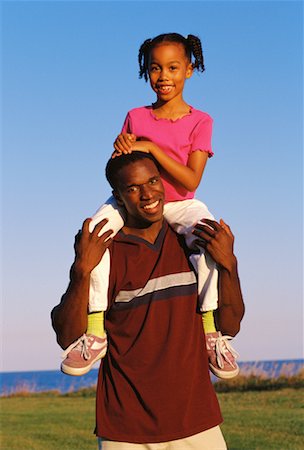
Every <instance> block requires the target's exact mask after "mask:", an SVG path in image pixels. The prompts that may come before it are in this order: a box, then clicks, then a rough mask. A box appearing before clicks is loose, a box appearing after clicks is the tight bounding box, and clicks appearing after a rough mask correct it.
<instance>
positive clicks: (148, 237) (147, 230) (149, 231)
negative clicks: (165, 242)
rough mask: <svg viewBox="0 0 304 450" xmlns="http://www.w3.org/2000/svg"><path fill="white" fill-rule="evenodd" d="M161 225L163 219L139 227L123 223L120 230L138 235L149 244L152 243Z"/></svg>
mask: <svg viewBox="0 0 304 450" xmlns="http://www.w3.org/2000/svg"><path fill="white" fill-rule="evenodd" d="M162 226H163V220H161V221H158V222H155V223H152V224H150V225H149V226H143V227H141V228H134V227H132V226H128V224H127V225H125V226H124V227H123V228H122V231H123V232H124V233H125V234H132V235H133V236H137V237H140V238H142V239H144V240H145V241H147V242H150V244H154V243H155V241H156V239H157V237H158V235H159V232H160V230H161V229H162Z"/></svg>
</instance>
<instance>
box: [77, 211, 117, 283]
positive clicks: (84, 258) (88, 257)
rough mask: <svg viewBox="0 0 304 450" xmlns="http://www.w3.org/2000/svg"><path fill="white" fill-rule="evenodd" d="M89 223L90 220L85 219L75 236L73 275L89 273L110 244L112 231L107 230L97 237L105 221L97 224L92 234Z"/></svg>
mask: <svg viewBox="0 0 304 450" xmlns="http://www.w3.org/2000/svg"><path fill="white" fill-rule="evenodd" d="M90 222H91V219H86V220H85V221H84V222H83V225H82V229H81V230H79V232H78V233H77V234H76V236H75V243H74V249H75V261H74V264H73V273H74V274H75V275H80V276H85V275H88V274H89V273H91V272H92V270H93V269H94V268H95V267H96V266H97V265H98V264H99V262H100V260H101V258H102V257H103V255H104V253H105V251H106V250H107V248H108V247H109V246H110V245H111V243H112V239H111V238H110V236H111V234H112V233H113V230H108V231H106V232H105V233H103V234H101V236H99V237H98V234H99V233H100V232H101V230H102V228H103V227H104V226H105V224H106V223H107V219H104V220H102V221H101V222H100V223H98V224H97V225H96V226H95V228H94V230H93V231H92V233H90V231H89V224H90Z"/></svg>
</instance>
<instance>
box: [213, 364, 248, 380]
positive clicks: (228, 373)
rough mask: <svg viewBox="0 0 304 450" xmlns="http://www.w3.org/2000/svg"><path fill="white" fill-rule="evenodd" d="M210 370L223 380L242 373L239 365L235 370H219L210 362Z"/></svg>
mask: <svg viewBox="0 0 304 450" xmlns="http://www.w3.org/2000/svg"><path fill="white" fill-rule="evenodd" d="M209 370H210V371H211V372H212V373H213V375H215V376H216V377H218V378H221V379H222V380H229V379H230V378H234V377H236V376H237V375H238V374H239V373H240V368H239V367H237V368H236V369H235V370H229V371H225V370H219V369H217V368H216V367H214V366H212V365H211V364H209Z"/></svg>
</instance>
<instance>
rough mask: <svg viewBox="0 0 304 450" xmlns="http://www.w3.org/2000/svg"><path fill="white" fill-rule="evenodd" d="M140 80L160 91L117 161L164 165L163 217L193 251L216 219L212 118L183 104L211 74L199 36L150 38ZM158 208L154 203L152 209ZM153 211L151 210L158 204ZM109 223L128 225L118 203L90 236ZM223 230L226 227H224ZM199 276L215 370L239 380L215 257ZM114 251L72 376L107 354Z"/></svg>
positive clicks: (128, 127)
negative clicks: (210, 192)
mask: <svg viewBox="0 0 304 450" xmlns="http://www.w3.org/2000/svg"><path fill="white" fill-rule="evenodd" d="M138 61H139V68H140V70H139V76H140V78H142V77H144V78H145V80H146V81H148V79H149V81H150V85H151V88H152V90H153V91H154V92H155V93H156V102H155V103H153V104H152V105H151V106H144V107H141V108H135V109H132V110H131V111H129V112H128V114H127V116H126V119H125V122H124V125H123V128H122V132H121V133H120V134H119V135H118V136H117V138H116V140H115V142H114V148H115V151H114V153H113V155H112V157H119V155H120V154H122V153H130V152H132V151H137V150H140V151H145V152H150V153H151V154H152V155H153V156H154V157H155V159H156V160H157V161H158V163H159V164H160V166H161V167H162V169H163V170H162V173H161V175H162V181H163V184H164V188H165V195H166V205H165V209H164V216H165V218H166V220H167V221H168V222H169V223H170V224H171V226H172V227H173V228H174V229H175V231H176V232H177V233H180V234H183V235H184V236H185V239H186V242H187V245H188V247H190V248H191V246H193V241H194V240H195V237H194V236H193V234H192V229H193V226H194V225H195V224H196V223H197V222H199V221H200V220H203V219H213V216H212V215H211V214H210V212H209V211H208V209H207V207H206V205H204V203H202V202H200V201H198V200H196V199H194V193H195V190H196V189H197V187H198V185H199V183H200V181H201V178H202V175H203V172H204V169H205V166H206V163H207V159H208V157H211V156H212V155H213V152H212V150H211V134H212V119H211V117H210V116H209V115H208V114H206V113H205V112H202V111H199V110H197V109H195V108H193V107H192V106H190V105H188V104H187V103H186V102H185V100H184V99H183V90H184V85H185V81H186V80H187V79H189V78H190V77H191V76H192V74H193V71H194V70H198V71H201V72H203V71H204V60H203V53H202V47H201V42H200V39H199V38H198V37H196V36H193V35H189V36H188V37H187V38H184V37H183V36H181V35H180V34H177V33H169V34H162V35H159V36H157V37H155V38H154V39H152V40H151V39H147V40H146V41H145V42H144V43H143V44H142V45H141V47H140V49H139V56H138ZM152 206H153V205H152ZM152 206H151V207H152ZM104 218H107V219H109V222H108V223H107V227H106V228H103V230H102V233H104V232H105V231H106V230H107V229H112V230H113V232H114V234H116V233H117V232H118V231H119V230H120V229H121V228H122V226H123V217H122V213H121V212H119V210H118V207H117V205H116V202H115V200H114V199H113V198H111V199H110V200H109V201H108V202H107V204H105V205H103V206H102V207H101V208H100V209H99V210H98V211H97V213H96V214H95V216H94V217H93V220H92V222H91V224H90V225H91V231H92V230H93V228H94V226H95V225H96V224H97V223H99V222H100V221H101V220H102V219H104ZM222 226H225V225H224V223H222ZM191 262H192V264H193V265H194V267H195V268H196V270H197V274H198V294H199V302H200V309H201V311H202V313H203V325H204V330H205V333H206V343H207V349H208V355H209V366H210V370H211V371H212V372H213V373H214V374H215V375H217V376H218V377H220V378H232V377H234V376H236V375H237V374H238V372H239V368H238V365H237V364H236V356H237V353H236V352H235V351H234V350H233V348H232V347H231V346H230V344H229V342H228V340H230V339H231V337H230V336H222V335H221V333H220V331H217V330H216V328H215V321H214V317H213V310H215V309H217V301H218V292H217V270H216V267H215V264H214V262H213V261H212V259H211V258H210V256H209V255H208V254H207V253H206V254H205V253H204V251H203V250H200V253H199V254H198V253H196V254H194V255H193V256H192V257H191ZM109 264H110V261H109V253H108V252H107V253H106V254H105V255H104V257H103V258H102V260H101V262H100V264H99V265H98V266H97V267H96V268H95V269H94V271H93V272H92V273H91V285H90V300H89V312H90V314H89V315H88V330H87V334H86V335H84V336H82V337H81V338H80V339H79V340H78V341H77V342H75V343H74V344H72V345H71V346H70V347H69V348H68V349H67V350H66V352H65V354H64V356H66V359H65V360H64V361H63V363H62V366H61V369H62V371H63V372H65V373H68V374H70V375H82V374H84V373H86V372H88V371H89V370H90V368H91V367H92V365H93V364H94V362H95V361H97V360H98V359H100V358H101V357H103V356H104V354H105V351H106V335H105V333H104V331H103V330H104V329H103V313H102V311H105V310H106V308H107V289H108V275H109V270H110V266H109Z"/></svg>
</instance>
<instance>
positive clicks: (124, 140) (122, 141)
mask: <svg viewBox="0 0 304 450" xmlns="http://www.w3.org/2000/svg"><path fill="white" fill-rule="evenodd" d="M134 142H136V136H135V134H132V133H120V134H119V135H118V136H117V138H116V139H115V141H114V144H113V146H114V149H115V151H116V152H119V153H120V154H121V153H124V154H128V153H131V151H130V149H131V146H132V145H133V144H134Z"/></svg>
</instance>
